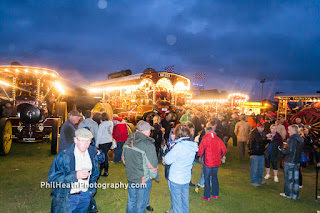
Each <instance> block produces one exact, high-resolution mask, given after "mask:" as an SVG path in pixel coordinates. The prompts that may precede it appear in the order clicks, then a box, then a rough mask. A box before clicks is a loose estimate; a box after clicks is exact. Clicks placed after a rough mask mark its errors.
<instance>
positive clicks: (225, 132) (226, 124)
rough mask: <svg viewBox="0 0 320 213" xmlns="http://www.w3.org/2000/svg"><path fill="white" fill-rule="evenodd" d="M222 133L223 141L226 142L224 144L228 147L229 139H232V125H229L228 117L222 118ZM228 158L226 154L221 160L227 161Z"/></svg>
mask: <svg viewBox="0 0 320 213" xmlns="http://www.w3.org/2000/svg"><path fill="white" fill-rule="evenodd" d="M222 130H223V131H222V133H223V138H222V141H223V143H224V145H225V146H226V148H228V141H229V139H230V134H229V133H230V126H229V122H228V120H227V119H223V120H222ZM226 159H227V155H226V154H225V155H224V156H223V157H222V158H221V162H222V163H225V162H226Z"/></svg>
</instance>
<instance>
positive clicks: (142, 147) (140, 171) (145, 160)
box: [122, 131, 160, 183]
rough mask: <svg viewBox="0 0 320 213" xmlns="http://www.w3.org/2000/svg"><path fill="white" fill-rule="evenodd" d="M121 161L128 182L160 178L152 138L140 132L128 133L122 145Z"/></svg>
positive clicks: (141, 181)
mask: <svg viewBox="0 0 320 213" xmlns="http://www.w3.org/2000/svg"><path fill="white" fill-rule="evenodd" d="M122 162H123V164H124V165H125V166H126V174H127V179H128V182H129V183H145V182H146V181H147V180H149V179H150V178H151V179H152V178H154V179H155V180H157V181H159V180H160V179H159V170H158V158H157V154H156V148H155V146H154V139H153V138H150V137H148V136H146V135H144V134H143V133H141V132H138V131H137V132H134V133H131V134H130V135H129V138H128V140H127V141H126V142H125V144H124V146H123V152H122Z"/></svg>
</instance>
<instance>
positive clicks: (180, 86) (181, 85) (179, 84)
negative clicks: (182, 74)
mask: <svg viewBox="0 0 320 213" xmlns="http://www.w3.org/2000/svg"><path fill="white" fill-rule="evenodd" d="M189 90H190V87H188V86H186V85H184V83H183V82H181V81H179V82H177V83H176V85H175V86H174V91H175V92H176V91H189Z"/></svg>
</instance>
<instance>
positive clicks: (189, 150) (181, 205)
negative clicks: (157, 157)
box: [164, 124, 198, 213]
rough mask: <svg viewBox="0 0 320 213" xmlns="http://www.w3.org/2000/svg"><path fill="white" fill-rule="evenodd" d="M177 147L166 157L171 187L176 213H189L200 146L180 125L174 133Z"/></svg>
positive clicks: (183, 126) (184, 127) (188, 130)
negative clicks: (192, 176)
mask: <svg viewBox="0 0 320 213" xmlns="http://www.w3.org/2000/svg"><path fill="white" fill-rule="evenodd" d="M174 134H175V143H176V144H175V145H174V147H173V148H172V149H171V150H170V151H169V152H168V153H167V154H166V156H165V157H164V162H165V163H166V164H168V165H171V166H170V172H169V185H170V195H171V203H172V208H173V212H174V213H180V212H181V213H186V212H189V183H190V180H191V168H192V164H193V161H194V158H195V154H196V152H197V151H198V144H197V143H195V142H193V141H191V140H190V129H189V128H188V127H187V126H186V125H182V124H179V125H178V126H177V127H176V128H175V131H174Z"/></svg>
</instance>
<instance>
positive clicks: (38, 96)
mask: <svg viewBox="0 0 320 213" xmlns="http://www.w3.org/2000/svg"><path fill="white" fill-rule="evenodd" d="M58 80H59V75H58V73H57V72H56V71H54V70H50V69H46V68H40V67H29V66H21V65H20V64H19V63H12V65H8V66H0V87H1V89H2V90H1V92H2V93H0V94H1V96H2V99H7V100H8V101H10V102H11V103H13V107H12V115H11V116H10V117H8V118H1V121H0V154H1V155H6V154H8V153H9V151H10V149H11V145H12V140H13V139H16V140H17V141H18V142H25V143H32V142H42V141H47V142H51V153H52V154H56V152H57V144H58V140H59V127H60V126H61V125H62V123H63V122H64V121H66V119H67V104H66V103H65V102H60V101H59V100H61V99H62V98H61V96H62V95H63V94H64V90H63V88H62V87H61V85H60V83H59V82H58Z"/></svg>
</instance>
